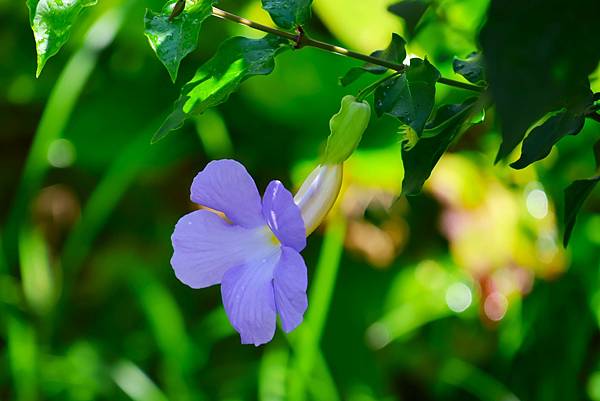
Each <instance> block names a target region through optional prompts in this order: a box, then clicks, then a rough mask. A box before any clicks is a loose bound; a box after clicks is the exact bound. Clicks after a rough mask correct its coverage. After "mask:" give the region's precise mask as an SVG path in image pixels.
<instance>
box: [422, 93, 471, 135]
mask: <svg viewBox="0 0 600 401" xmlns="http://www.w3.org/2000/svg"><path fill="white" fill-rule="evenodd" d="M476 101H477V98H476V97H471V98H468V99H467V100H465V101H464V102H463V103H459V104H445V105H443V106H441V107H440V108H439V109H438V110H437V111H436V113H435V116H434V117H433V118H431V119H429V121H427V124H425V129H424V130H423V137H432V136H435V135H437V134H439V133H440V132H441V131H442V130H443V129H444V128H445V127H446V126H448V125H449V124H452V123H453V122H454V121H455V120H456V119H457V118H460V117H461V116H462V114H463V113H462V112H463V111H464V110H465V109H466V108H467V107H471V106H473V105H474V104H475V102H476Z"/></svg>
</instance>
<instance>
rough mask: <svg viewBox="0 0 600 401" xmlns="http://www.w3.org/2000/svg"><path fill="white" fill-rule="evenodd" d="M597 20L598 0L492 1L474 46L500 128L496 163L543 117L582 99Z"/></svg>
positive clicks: (598, 50)
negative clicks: (478, 46)
mask: <svg viewBox="0 0 600 401" xmlns="http://www.w3.org/2000/svg"><path fill="white" fill-rule="evenodd" d="M598 15H600V1H598V0H580V1H578V2H577V4H576V5H575V4H568V5H567V4H565V2H564V1H562V0H529V1H523V0H492V2H491V5H490V8H489V10H488V16H487V20H486V23H485V26H484V27H483V29H482V30H481V34H480V43H481V45H482V49H483V55H484V57H485V68H486V78H487V80H488V82H489V84H490V89H491V94H492V97H493V99H494V102H495V104H496V111H497V113H498V116H499V120H500V124H501V128H502V145H501V147H500V150H499V152H498V156H497V160H499V159H502V158H504V157H506V156H507V155H508V154H509V153H510V152H511V151H512V150H513V149H514V148H515V147H516V146H517V145H518V144H519V142H521V140H522V139H523V137H524V136H525V133H526V132H527V130H528V128H529V127H530V126H531V125H532V124H534V123H535V122H536V121H538V120H539V119H540V118H542V117H543V116H545V115H546V114H547V113H550V112H552V111H554V110H560V109H562V108H564V107H567V104H568V103H570V102H573V100H574V99H578V98H582V97H584V96H587V93H586V91H588V90H589V81H588V76H589V75H590V73H591V72H592V71H594V69H595V68H596V66H597V65H598V60H599V59H600V46H597V45H593V46H590V44H589V38H594V37H597V35H598V32H597V31H598V30H597V25H598V23H597V19H598Z"/></svg>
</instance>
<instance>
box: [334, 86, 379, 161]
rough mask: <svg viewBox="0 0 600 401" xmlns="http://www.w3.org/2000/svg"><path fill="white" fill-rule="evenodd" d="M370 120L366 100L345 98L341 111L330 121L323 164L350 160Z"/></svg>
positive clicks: (369, 111)
mask: <svg viewBox="0 0 600 401" xmlns="http://www.w3.org/2000/svg"><path fill="white" fill-rule="evenodd" d="M370 118H371V106H370V105H369V103H368V102H367V101H366V100H362V101H357V99H356V97H354V96H352V95H347V96H344V97H343V98H342V105H341V107H340V111H338V112H337V113H336V114H335V115H334V116H333V117H331V120H329V128H330V130H331V134H330V135H329V137H328V138H327V147H326V149H325V157H324V160H323V164H337V163H342V162H344V161H345V160H346V159H348V158H349V157H350V156H351V155H352V152H354V150H355V149H356V147H357V146H358V144H359V143H360V140H361V138H362V136H363V133H364V132H365V130H366V129H367V126H368V125H369V119H370Z"/></svg>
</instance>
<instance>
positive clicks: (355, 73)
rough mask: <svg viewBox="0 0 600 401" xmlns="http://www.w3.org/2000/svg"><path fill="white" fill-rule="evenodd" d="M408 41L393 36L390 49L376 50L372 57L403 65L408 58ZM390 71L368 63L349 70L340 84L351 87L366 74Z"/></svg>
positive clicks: (398, 36) (395, 35)
mask: <svg viewBox="0 0 600 401" xmlns="http://www.w3.org/2000/svg"><path fill="white" fill-rule="evenodd" d="M405 45H406V41H405V40H404V39H403V38H402V37H401V36H400V35H398V34H395V33H393V34H392V40H391V41H390V44H389V45H388V47H386V48H385V49H383V50H376V51H374V52H373V53H371V56H373V57H377V58H380V59H382V60H386V61H390V62H392V63H396V64H402V62H403V61H404V59H405V58H406V49H405V48H404V46H405ZM387 70H388V69H387V68H386V67H382V66H380V65H377V64H372V63H366V64H365V65H363V66H362V67H354V68H351V69H350V70H348V72H347V73H346V75H344V76H343V77H341V78H340V84H341V85H342V86H347V85H350V84H351V83H352V82H354V81H356V80H357V79H358V78H360V77H361V76H362V75H363V74H364V73H365V72H370V73H371V74H383V73H384V72H386V71H387Z"/></svg>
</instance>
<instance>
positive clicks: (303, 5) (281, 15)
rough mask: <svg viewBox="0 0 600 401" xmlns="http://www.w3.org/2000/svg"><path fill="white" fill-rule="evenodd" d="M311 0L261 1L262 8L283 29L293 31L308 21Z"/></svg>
mask: <svg viewBox="0 0 600 401" xmlns="http://www.w3.org/2000/svg"><path fill="white" fill-rule="evenodd" d="M311 5H312V0H262V6H263V8H264V9H265V10H266V11H267V12H268V13H269V14H270V15H271V18H272V19H273V21H274V22H275V23H276V24H277V26H280V27H282V28H284V29H294V28H295V27H297V26H302V25H304V24H306V23H307V22H308V21H309V20H310V7H311Z"/></svg>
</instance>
